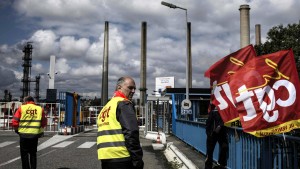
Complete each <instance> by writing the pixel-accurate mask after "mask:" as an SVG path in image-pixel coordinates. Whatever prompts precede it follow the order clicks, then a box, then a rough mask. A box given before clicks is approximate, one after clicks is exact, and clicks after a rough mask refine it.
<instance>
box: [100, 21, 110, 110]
mask: <svg viewBox="0 0 300 169" xmlns="http://www.w3.org/2000/svg"><path fill="white" fill-rule="evenodd" d="M108 35H109V33H108V21H105V28H104V49H103V66H102V91H101V106H104V105H105V104H106V103H107V101H108Z"/></svg>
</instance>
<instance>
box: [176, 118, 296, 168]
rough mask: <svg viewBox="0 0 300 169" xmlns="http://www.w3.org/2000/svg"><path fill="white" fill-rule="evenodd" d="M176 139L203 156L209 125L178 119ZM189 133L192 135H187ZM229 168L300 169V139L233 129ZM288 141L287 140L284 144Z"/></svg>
mask: <svg viewBox="0 0 300 169" xmlns="http://www.w3.org/2000/svg"><path fill="white" fill-rule="evenodd" d="M173 126H175V127H176V133H174V132H173V134H174V135H175V136H177V137H178V138H179V139H181V140H182V141H184V142H185V143H187V144H189V145H190V146H192V147H194V148H195V149H196V150H198V151H199V152H200V153H202V154H205V153H206V133H205V124H204V123H199V122H191V121H184V120H176V121H175V124H173ZM187 131H188V132H187ZM228 135H229V154H228V155H229V156H228V165H227V167H228V168H231V169H297V168H299V167H300V166H299V164H298V160H299V158H300V138H298V137H294V136H287V135H286V136H285V139H284V137H283V135H276V136H269V137H264V138H258V137H255V136H252V135H250V134H247V133H244V132H243V131H242V130H241V129H240V128H230V129H229V132H228ZM284 140H285V141H284ZM218 152H219V146H218V145H217V146H216V148H215V151H214V160H215V161H217V159H218Z"/></svg>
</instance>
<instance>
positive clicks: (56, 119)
mask: <svg viewBox="0 0 300 169" xmlns="http://www.w3.org/2000/svg"><path fill="white" fill-rule="evenodd" d="M21 105H22V103H21V102H0V129H1V130H13V128H12V118H13V115H14V114H15V112H16V111H17V109H18V108H19V107H20V106H21ZM37 105H40V106H41V107H42V108H43V109H44V112H45V115H46V118H47V126H46V128H45V131H46V132H48V131H50V132H53V131H54V132H55V131H59V128H60V124H61V123H63V121H64V114H62V113H61V111H60V104H59V103H38V104H37Z"/></svg>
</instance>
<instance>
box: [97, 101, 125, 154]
mask: <svg viewBox="0 0 300 169" xmlns="http://www.w3.org/2000/svg"><path fill="white" fill-rule="evenodd" d="M123 100H124V98H121V97H113V98H112V99H111V100H110V101H109V102H108V103H107V104H106V105H105V106H104V107H103V108H102V110H101V111H100V114H99V115H98V119H97V125H98V137H97V149H98V150H97V151H98V159H99V160H103V159H117V158H126V157H130V154H129V152H128V150H127V148H126V147H125V138H124V135H123V134H122V127H121V124H120V123H119V122H118V120H117V117H116V112H117V105H118V102H119V101H123Z"/></svg>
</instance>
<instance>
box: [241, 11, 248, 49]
mask: <svg viewBox="0 0 300 169" xmlns="http://www.w3.org/2000/svg"><path fill="white" fill-rule="evenodd" d="M239 10H240V32H241V34H240V37H241V40H240V44H241V48H243V47H245V46H248V45H249V44H250V15H249V13H250V7H249V5H241V6H240V9H239Z"/></svg>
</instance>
